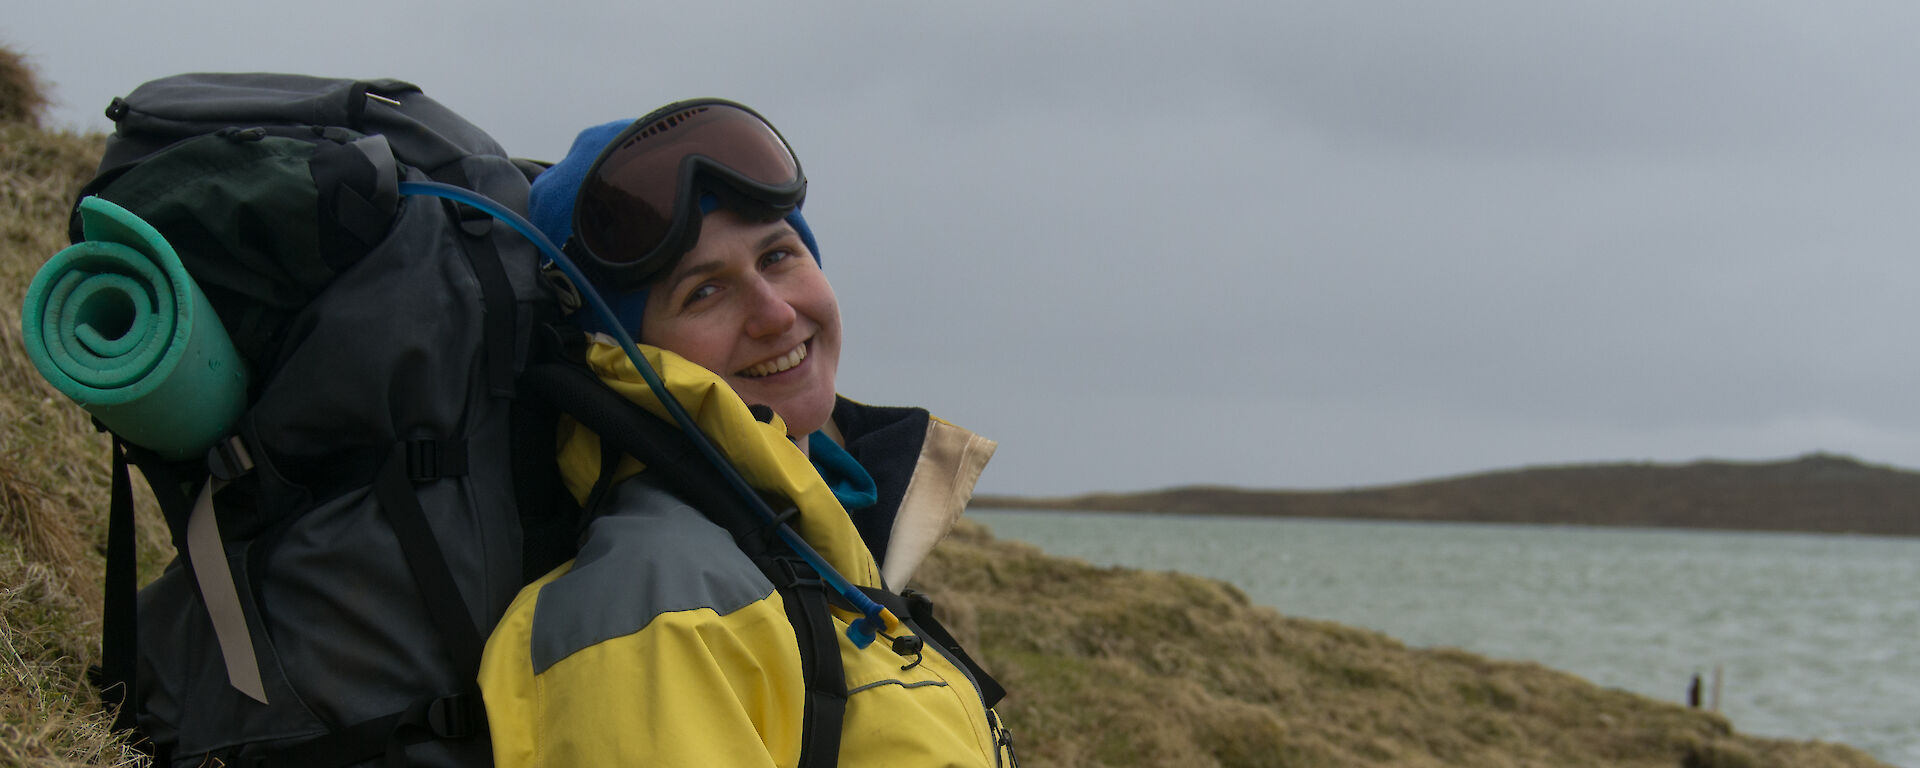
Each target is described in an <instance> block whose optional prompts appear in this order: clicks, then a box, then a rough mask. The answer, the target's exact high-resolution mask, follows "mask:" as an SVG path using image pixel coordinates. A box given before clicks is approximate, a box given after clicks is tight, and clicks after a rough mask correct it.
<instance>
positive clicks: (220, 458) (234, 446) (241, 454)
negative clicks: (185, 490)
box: [207, 435, 253, 482]
mask: <svg viewBox="0 0 1920 768" xmlns="http://www.w3.org/2000/svg"><path fill="white" fill-rule="evenodd" d="M252 471H253V454H251V453H248V452H247V444H246V443H245V442H243V441H242V440H241V439H240V436H239V435H233V436H231V437H228V438H227V439H225V440H221V441H220V442H217V443H214V444H213V447H212V448H208V449H207V474H210V475H213V476H214V477H215V478H217V479H220V480H223V481H227V482H232V481H234V480H238V479H239V478H240V477H241V476H242V475H245V474H247V473H248V472H252Z"/></svg>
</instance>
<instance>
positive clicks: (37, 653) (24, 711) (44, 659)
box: [0, 539, 139, 768]
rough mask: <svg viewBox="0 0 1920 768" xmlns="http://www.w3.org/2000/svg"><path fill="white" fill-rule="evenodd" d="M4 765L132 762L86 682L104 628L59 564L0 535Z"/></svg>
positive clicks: (0, 753) (134, 757) (0, 740)
mask: <svg viewBox="0 0 1920 768" xmlns="http://www.w3.org/2000/svg"><path fill="white" fill-rule="evenodd" d="M0 585H4V586H0V680H4V681H5V682H4V686H0V688H3V689H4V690H5V691H6V693H5V694H4V695H0V765H9V766H35V767H36V768H38V767H40V766H45V767H47V768H53V767H54V766H60V767H62V768H64V767H65V766H131V765H136V764H137V763H138V760H139V755H138V753H136V752H134V751H133V750H131V749H129V748H127V747H126V745H125V744H123V743H121V742H120V741H119V740H117V739H115V738H113V737H112V736H111V735H110V734H108V733H107V727H108V726H109V725H110V723H111V719H112V715H111V714H110V713H108V712H106V711H104V710H102V709H101V708H100V706H99V703H98V700H97V699H96V698H95V696H94V692H93V689H92V688H91V687H90V686H89V685H88V684H87V683H86V682H85V680H86V674H85V672H86V663H85V661H84V659H86V658H88V657H91V656H92V655H93V654H92V652H91V647H92V644H93V642H94V639H95V636H96V635H97V634H98V632H99V624H98V623H97V622H96V621H93V620H90V619H89V618H88V616H89V615H90V614H91V613H93V609H91V608H89V607H88V606H86V605H85V604H83V602H82V601H81V600H79V599H78V597H77V596H76V595H74V594H73V592H71V591H70V590H69V589H68V588H67V584H66V580H65V579H64V578H63V577H62V576H61V575H60V574H59V573H58V572H57V570H56V569H55V568H52V567H49V566H48V565H46V564H44V563H38V562H33V561H31V560H29V559H28V558H26V557H23V556H22V555H21V553H20V551H19V550H18V549H16V548H14V547H12V546H9V545H7V542H6V541H5V540H4V539H0Z"/></svg>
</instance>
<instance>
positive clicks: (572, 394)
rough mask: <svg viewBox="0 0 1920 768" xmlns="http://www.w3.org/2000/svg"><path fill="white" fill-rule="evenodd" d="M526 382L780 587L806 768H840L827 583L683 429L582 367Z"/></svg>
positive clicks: (842, 689)
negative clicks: (801, 705)
mask: <svg viewBox="0 0 1920 768" xmlns="http://www.w3.org/2000/svg"><path fill="white" fill-rule="evenodd" d="M522 383H523V385H525V386H526V387H528V388H529V389H528V391H526V392H523V394H522V397H535V398H542V399H545V400H547V401H548V402H553V403H563V404H564V405H563V406H562V409H563V410H564V411H565V412H566V413H567V414H569V415H571V416H573V417H574V418H575V419H576V420H578V421H579V422H580V423H581V425H582V426H585V427H586V428H587V429H590V430H593V432H594V434H597V435H599V436H600V439H601V444H602V445H603V446H610V447H612V448H615V449H617V450H619V451H620V452H621V453H625V454H627V455H630V456H633V457H634V458H636V459H639V460H640V461H641V462H643V463H645V464H646V465H647V466H648V467H649V471H648V474H649V475H651V476H653V477H656V478H658V479H659V481H660V482H661V483H662V484H664V485H665V486H666V487H667V489H668V490H669V491H671V492H673V493H674V494H675V495H678V496H679V497H680V498H681V499H683V500H685V501H686V502H687V503H688V504H689V505H690V506H692V507H693V508H695V509H698V510H700V512H701V514H704V515H706V516H707V518H708V519H709V520H712V521H713V522H714V524H716V525H719V526H720V527H721V528H723V529H725V530H726V531H727V532H728V533H730V534H732V535H733V539H734V541H735V542H736V543H738V544H740V546H741V550H742V551H743V552H745V553H746V554H747V556H748V557H750V558H752V559H753V561H754V563H755V564H756V565H758V566H759V567H760V570H761V572H762V573H765V574H766V576H767V578H768V580H770V581H772V582H773V585H774V587H775V588H776V589H778V590H779V591H780V593H781V594H782V595H783V596H784V600H783V602H784V603H785V604H786V609H787V621H788V622H789V623H791V624H792V625H793V632H794V636H795V637H796V638H797V639H798V642H799V652H800V668H801V673H802V676H803V677H804V678H805V679H806V686H807V694H806V699H805V701H806V704H805V710H804V713H803V714H802V716H801V723H802V731H801V739H800V762H799V765H800V766H803V767H810V766H823V767H824V766H833V765H838V764H839V759H840V730H841V724H842V722H843V721H844V720H845V717H846V709H847V681H846V672H845V669H844V667H843V666H842V665H841V662H840V644H839V637H838V632H837V631H836V627H835V625H834V622H833V615H832V614H831V613H830V612H829V610H828V605H829V602H828V591H829V590H828V586H827V584H826V582H825V581H824V580H823V579H821V577H820V575H819V574H817V573H815V572H814V571H813V569H812V567H810V566H808V565H807V563H806V562H805V561H804V560H802V559H800V558H799V557H798V556H797V555H793V554H790V553H788V552H787V550H786V548H784V547H777V546H772V542H771V541H770V540H769V539H770V536H771V534H772V529H771V528H769V527H767V526H766V525H764V524H762V523H760V522H759V521H758V520H756V519H755V517H754V515H753V513H752V512H751V511H749V510H748V509H746V507H745V505H744V504H742V503H741V502H740V500H739V499H738V498H736V497H735V496H734V495H733V493H732V491H731V490H730V489H729V488H728V487H727V485H726V483H725V481H724V480H723V479H722V478H721V477H720V476H719V474H718V473H717V472H716V471H715V470H714V469H713V467H712V466H711V465H709V464H707V462H706V460H705V458H704V457H702V456H701V455H700V454H699V453H698V452H697V451H696V449H695V448H694V447H693V444H692V442H691V441H690V440H688V439H687V437H686V436H685V435H682V434H681V433H680V430H679V429H678V428H677V427H675V426H673V425H672V424H669V423H667V422H666V421H665V420H663V419H660V418H659V417H657V416H654V415H653V414H651V413H648V412H647V411H645V410H642V409H641V408H640V407H639V406H636V405H634V404H633V403H631V402H629V401H627V400H626V399H625V398H623V397H621V396H619V395H618V394H616V393H614V392H613V390H611V389H608V388H607V387H606V385H604V384H602V383H601V382H600V380H599V378H598V377H596V376H594V375H593V373H592V372H591V371H589V370H587V369H586V368H585V367H583V366H580V365H576V364H569V363H564V362H548V363H539V364H536V365H532V366H529V367H528V369H527V371H526V373H524V374H522Z"/></svg>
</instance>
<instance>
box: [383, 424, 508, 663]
mask: <svg viewBox="0 0 1920 768" xmlns="http://www.w3.org/2000/svg"><path fill="white" fill-rule="evenodd" d="M373 493H374V496H375V497H376V498H378V499H379V500H380V512H381V514H382V515H384V516H385V517H386V519H387V524H388V525H390V526H392V527H393V534H394V537H395V538H397V539H398V540H399V542H400V551H401V554H403V555H404V556H405V557H406V560H407V570H408V571H410V572H412V573H413V581H414V584H416V585H419V587H420V597H421V599H422V600H423V601H424V602H425V603H426V609H427V617H428V618H429V619H430V620H432V621H433V626H434V628H435V629H436V630H439V633H440V638H441V640H442V642H445V643H446V648H447V656H448V660H449V661H450V662H451V664H452V667H451V668H452V669H458V670H478V669H479V668H480V649H481V643H482V638H481V636H480V630H479V629H478V628H477V627H475V626H474V625H473V619H472V618H471V615H472V614H470V613H469V612H468V610H467V601H466V599H465V598H464V597H462V596H461V595H460V587H459V586H458V584H457V583H455V581H454V578H453V569H452V568H451V567H449V566H448V565H447V558H446V555H445V554H444V553H442V552H441V550H440V540H439V539H438V538H435V537H434V535H433V527H432V526H430V525H428V524H427V515H426V512H425V511H423V510H422V509H421V508H420V499H419V498H418V497H416V496H415V495H414V491H413V482H412V481H411V480H409V479H408V478H407V453H406V445H405V444H404V443H402V444H397V445H395V446H394V448H393V453H392V454H391V455H389V456H388V457H387V460H386V461H385V462H384V463H382V464H381V465H380V471H379V472H378V473H376V474H375V475H374V479H373Z"/></svg>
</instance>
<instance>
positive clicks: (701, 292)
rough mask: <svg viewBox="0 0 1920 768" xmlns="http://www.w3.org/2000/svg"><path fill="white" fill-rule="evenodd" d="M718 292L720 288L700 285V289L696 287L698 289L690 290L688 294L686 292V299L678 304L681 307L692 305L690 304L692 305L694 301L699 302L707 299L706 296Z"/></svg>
mask: <svg viewBox="0 0 1920 768" xmlns="http://www.w3.org/2000/svg"><path fill="white" fill-rule="evenodd" d="M718 290H720V288H719V287H718V286H713V285H702V286H700V287H698V288H695V289H693V290H691V291H688V292H687V298H686V300H685V301H682V302H680V303H681V305H683V306H684V305H688V304H692V303H694V302H696V301H699V300H701V299H704V298H706V297H708V296H712V295H713V294H714V292H716V291H718Z"/></svg>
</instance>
